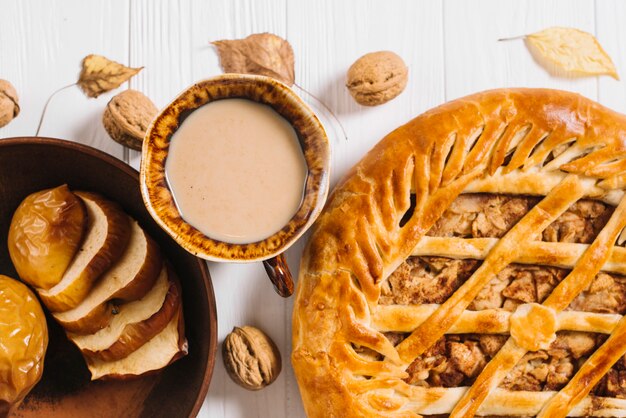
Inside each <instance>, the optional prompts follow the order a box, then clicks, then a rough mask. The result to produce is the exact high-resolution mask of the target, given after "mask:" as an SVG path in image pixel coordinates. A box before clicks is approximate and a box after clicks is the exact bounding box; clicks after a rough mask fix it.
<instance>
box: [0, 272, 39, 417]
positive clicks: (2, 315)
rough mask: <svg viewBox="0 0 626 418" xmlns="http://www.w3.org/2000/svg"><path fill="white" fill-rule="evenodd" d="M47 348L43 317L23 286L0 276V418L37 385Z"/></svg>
mask: <svg viewBox="0 0 626 418" xmlns="http://www.w3.org/2000/svg"><path fill="white" fill-rule="evenodd" d="M47 347H48V328H47V326H46V317H45V316H44V313H43V310H42V309H41V305H40V304H39V301H38V300H37V298H36V297H35V295H34V294H33V293H32V292H31V291H30V290H29V289H28V287H26V286H25V285H24V284H23V283H20V282H19V281H17V280H14V279H12V278H10V277H7V276H3V275H0V417H5V416H7V415H8V414H9V413H10V412H11V411H12V410H13V409H15V408H16V407H17V406H19V404H20V403H21V402H22V400H23V399H24V397H26V395H27V394H28V392H30V390H31V389H32V388H33V387H34V386H35V384H37V382H39V379H40V378H41V374H42V373H43V361H44V357H45V355H46V349H47Z"/></svg>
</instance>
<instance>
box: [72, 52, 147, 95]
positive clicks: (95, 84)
mask: <svg viewBox="0 0 626 418" xmlns="http://www.w3.org/2000/svg"><path fill="white" fill-rule="evenodd" d="M82 65H83V67H82V70H81V72H80V77H79V79H78V86H79V87H80V88H81V90H82V91H83V92H84V93H85V94H86V95H87V96H89V97H98V96H99V95H101V94H102V93H106V92H107V91H110V90H113V89H116V88H118V87H119V86H121V85H122V83H124V82H126V81H128V80H129V79H130V78H131V77H132V76H134V75H135V74H137V73H138V72H139V71H141V70H142V68H143V67H140V68H130V67H126V66H125V65H122V64H120V63H117V62H115V61H111V60H110V59H108V58H106V57H103V56H102V55H87V56H86V57H85V59H83V64H82Z"/></svg>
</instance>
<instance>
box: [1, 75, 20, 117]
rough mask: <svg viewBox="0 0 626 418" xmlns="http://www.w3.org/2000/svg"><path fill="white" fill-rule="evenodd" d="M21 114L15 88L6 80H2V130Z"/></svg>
mask: <svg viewBox="0 0 626 418" xmlns="http://www.w3.org/2000/svg"><path fill="white" fill-rule="evenodd" d="M19 113H20V105H19V104H18V98H17V92H16V91H15V87H13V85H12V84H11V83H9V82H8V81H6V80H0V128H2V127H3V126H5V125H7V124H8V123H9V122H11V121H12V120H13V119H14V118H15V117H16V116H17V115H19Z"/></svg>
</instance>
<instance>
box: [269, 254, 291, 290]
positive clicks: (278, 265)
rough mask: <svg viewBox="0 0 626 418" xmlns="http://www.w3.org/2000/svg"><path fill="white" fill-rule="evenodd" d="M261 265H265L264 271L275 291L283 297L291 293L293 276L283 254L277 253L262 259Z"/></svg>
mask: <svg viewBox="0 0 626 418" xmlns="http://www.w3.org/2000/svg"><path fill="white" fill-rule="evenodd" d="M263 267H265V272H266V273H267V275H268V276H269V278H270V280H271V281H272V284H273V285H274V290H276V293H278V294H279V295H281V296H282V297H284V298H287V297H289V296H291V295H292V294H293V278H292V277H291V272H290V271H289V267H288V266H287V261H286V260H285V256H284V255H282V254H278V255H277V256H275V257H272V258H270V259H267V260H263Z"/></svg>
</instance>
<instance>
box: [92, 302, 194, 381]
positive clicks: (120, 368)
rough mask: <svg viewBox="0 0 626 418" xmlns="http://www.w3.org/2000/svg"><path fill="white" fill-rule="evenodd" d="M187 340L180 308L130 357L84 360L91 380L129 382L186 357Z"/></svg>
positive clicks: (180, 306)
mask: <svg viewBox="0 0 626 418" xmlns="http://www.w3.org/2000/svg"><path fill="white" fill-rule="evenodd" d="M187 350H188V348H187V339H186V338H185V324H184V321H183V315H182V305H179V308H178V310H177V312H176V313H175V314H174V317H173V318H172V319H171V320H170V322H169V323H168V324H167V326H166V327H165V328H164V329H163V331H161V332H160V333H159V334H157V335H156V336H154V337H153V338H152V339H151V340H150V341H148V342H147V343H145V344H144V345H142V346H141V347H140V348H139V349H137V350H136V351H133V352H132V353H131V354H130V355H129V356H127V357H125V358H123V359H120V360H115V361H104V360H101V359H98V358H92V357H85V360H86V361H87V367H88V368H89V371H90V372H91V380H97V379H129V378H134V377H137V376H141V375H143V374H146V373H150V372H155V371H157V370H160V369H162V368H164V367H165V366H167V365H168V364H171V363H172V362H174V361H176V360H177V359H179V358H180V357H183V356H185V355H186V354H187Z"/></svg>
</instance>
